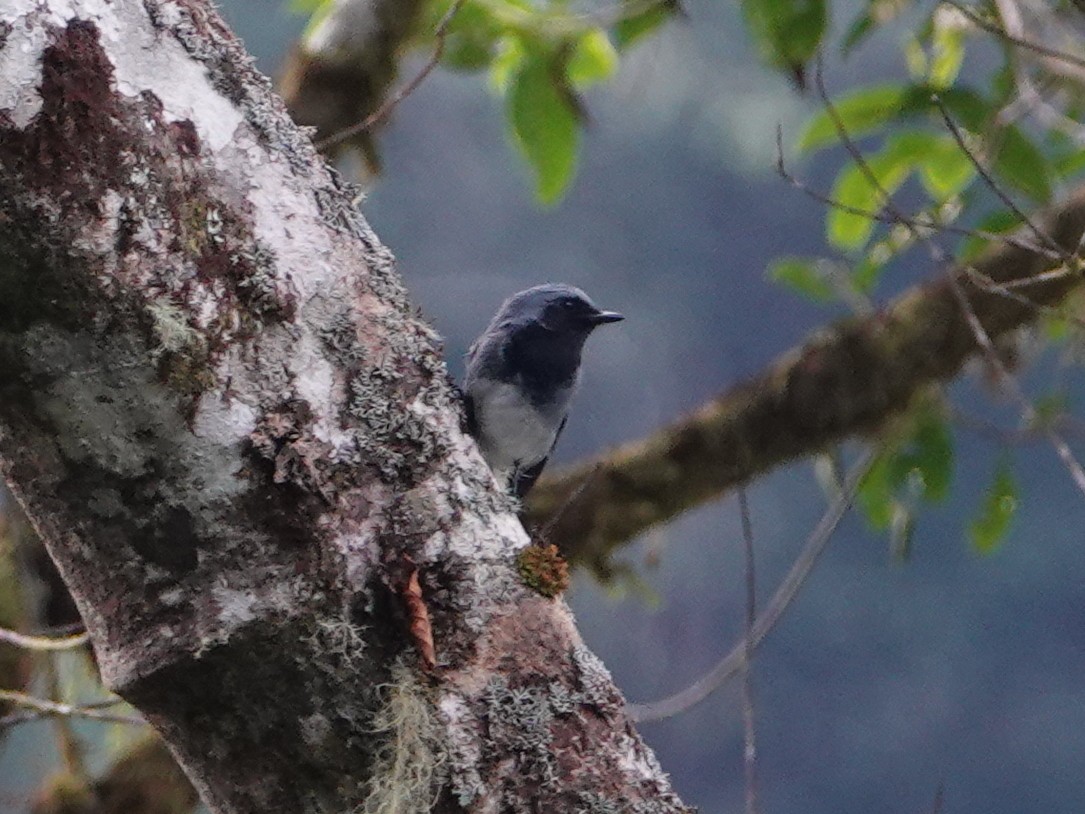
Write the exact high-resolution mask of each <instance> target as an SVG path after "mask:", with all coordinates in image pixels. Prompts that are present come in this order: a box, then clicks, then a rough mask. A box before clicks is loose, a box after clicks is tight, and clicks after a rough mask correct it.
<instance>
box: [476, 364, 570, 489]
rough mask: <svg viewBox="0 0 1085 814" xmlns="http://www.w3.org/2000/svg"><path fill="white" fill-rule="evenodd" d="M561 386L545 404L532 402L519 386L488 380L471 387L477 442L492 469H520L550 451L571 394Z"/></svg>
mask: <svg viewBox="0 0 1085 814" xmlns="http://www.w3.org/2000/svg"><path fill="white" fill-rule="evenodd" d="M572 390H573V388H572V387H567V388H563V389H562V390H561V391H560V392H559V393H557V394H555V398H554V399H553V400H552V401H550V402H549V403H547V404H543V405H535V404H532V403H531V401H530V399H529V398H527V397H526V396H525V391H524V388H523V386H522V385H519V384H516V383H513V382H497V381H491V382H487V383H486V384H484V385H482V386H481V387H476V388H474V392H473V393H472V396H473V397H474V401H475V410H476V411H477V413H478V426H479V429H480V438H479V439H478V440H479V445H480V446H481V448H482V454H483V456H484V457H485V458H486V461H487V463H489V465H490V468H491V469H493V470H495V471H498V470H500V471H512V470H513V469H520V470H523V469H525V468H527V467H529V466H532V465H533V464H536V463H538V462H539V461H541V460H542V459H543V458H545V457H546V456H547V455H548V454H549V453H550V448H551V447H552V446H553V445H554V438H555V436H556V435H557V432H558V428H559V427H560V426H561V420H562V418H563V417H564V415H565V410H566V408H567V407H568V404H569V398H570V396H571V395H572Z"/></svg>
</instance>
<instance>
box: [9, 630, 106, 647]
mask: <svg viewBox="0 0 1085 814" xmlns="http://www.w3.org/2000/svg"><path fill="white" fill-rule="evenodd" d="M87 641H88V640H87V634H86V633H79V634H77V635H75V636H63V637H55V636H30V635H27V634H25V633H16V632H15V631H14V630H6V629H4V628H0V642H3V643H4V644H10V645H13V646H15V647H18V648H21V649H23V650H36V651H39V652H53V651H57V650H75V649H77V648H80V647H83V646H84V645H85V644H86V643H87Z"/></svg>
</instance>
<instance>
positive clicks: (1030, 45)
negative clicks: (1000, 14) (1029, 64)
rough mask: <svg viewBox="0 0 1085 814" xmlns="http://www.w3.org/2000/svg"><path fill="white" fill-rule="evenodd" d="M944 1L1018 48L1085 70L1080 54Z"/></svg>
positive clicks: (965, 7)
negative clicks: (1017, 32) (1035, 39)
mask: <svg viewBox="0 0 1085 814" xmlns="http://www.w3.org/2000/svg"><path fill="white" fill-rule="evenodd" d="M942 2H943V3H945V4H946V5H947V6H952V7H953V8H955V9H957V11H959V12H961V14H963V15H964V16H965V17H967V18H968V19H969V20H971V21H972V22H973V23H975V24H976V25H977V26H978V27H980V28H982V29H983V30H984V31H986V32H988V33H990V34H994V35H995V36H996V37H998V38H999V39H1001V40H1004V41H1005V42H1008V43H1010V44H1011V45H1016V46H1017V47H1018V48H1025V49H1027V50H1029V51H1033V52H1034V53H1037V54H1041V55H1042V56H1045V57H1050V58H1051V59H1056V60H1059V61H1060V62H1065V63H1067V64H1068V65H1073V66H1075V67H1077V68H1081V69H1083V70H1085V59H1082V58H1081V57H1079V56H1075V55H1074V54H1069V53H1067V52H1065V51H1060V50H1058V49H1057V48H1049V47H1048V46H1046V45H1043V44H1041V43H1038V42H1033V41H1032V40H1027V39H1024V38H1023V37H1020V36H1015V35H1013V34H1010V33H1009V32H1007V31H1006V30H1005V29H1003V28H1001V27H1000V26H997V25H995V24H994V23H992V22H990V21H989V20H985V19H984V18H983V17H980V16H979V15H978V14H976V13H975V12H974V11H972V9H970V8H969V7H968V6H965V5H962V4H961V3H958V2H956V0H942Z"/></svg>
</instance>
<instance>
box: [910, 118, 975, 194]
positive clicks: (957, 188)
mask: <svg viewBox="0 0 1085 814" xmlns="http://www.w3.org/2000/svg"><path fill="white" fill-rule="evenodd" d="M916 169H917V170H919V180H920V182H921V183H922V184H923V188H924V189H926V190H927V194H929V195H930V196H931V198H932V199H933V200H935V201H936V202H939V203H940V202H942V201H945V200H947V199H949V198H952V197H953V196H954V195H959V194H960V193H961V192H963V191H964V190H965V188H966V187H968V185H969V184H971V183H972V181H973V180H974V179H975V177H976V168H975V166H974V165H973V164H972V162H971V161H970V160H969V159H968V156H966V155H965V154H964V153H963V152H962V151H961V148H960V147H958V146H957V142H955V141H954V140H953V138H952V136H933V135H932V136H931V138H930V139H929V140H928V141H927V148H926V150H925V151H924V153H923V154H922V155H920V156H917V159H916Z"/></svg>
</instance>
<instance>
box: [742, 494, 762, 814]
mask: <svg viewBox="0 0 1085 814" xmlns="http://www.w3.org/2000/svg"><path fill="white" fill-rule="evenodd" d="M738 506H739V513H740V514H741V515H742V549H743V559H744V560H745V565H746V568H745V572H746V618H745V628H744V630H743V636H742V732H743V744H744V749H743V751H742V755H743V761H742V762H743V766H744V767H745V772H746V814H757V812H758V804H757V730H756V727H755V723H756V722H755V719H754V704H753V649H754V645H753V636H754V625H755V624H756V623H757V574H756V571H755V570H754V549H753V523H752V522H751V521H750V506H749V502H748V501H747V500H746V487H745V485H742V486H739V487H738Z"/></svg>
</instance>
